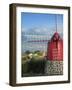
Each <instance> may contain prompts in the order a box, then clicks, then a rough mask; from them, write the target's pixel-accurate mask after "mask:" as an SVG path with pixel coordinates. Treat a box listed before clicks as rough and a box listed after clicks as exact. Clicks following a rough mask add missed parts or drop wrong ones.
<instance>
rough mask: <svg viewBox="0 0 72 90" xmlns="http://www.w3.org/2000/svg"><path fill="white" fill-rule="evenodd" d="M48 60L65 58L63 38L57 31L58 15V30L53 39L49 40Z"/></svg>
mask: <svg viewBox="0 0 72 90" xmlns="http://www.w3.org/2000/svg"><path fill="white" fill-rule="evenodd" d="M47 59H48V60H59V61H60V60H63V40H62V39H61V37H60V35H59V33H58V32H57V17H56V32H55V33H54V35H53V36H52V38H51V40H50V41H48V49H47Z"/></svg>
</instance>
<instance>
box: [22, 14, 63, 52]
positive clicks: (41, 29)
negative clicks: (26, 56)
mask: <svg viewBox="0 0 72 90" xmlns="http://www.w3.org/2000/svg"><path fill="white" fill-rule="evenodd" d="M56 20H57V21H56ZM56 22H57V31H58V33H60V35H61V36H63V34H62V33H63V15H61V14H57V15H56V14H39V13H25V12H22V13H21V33H22V35H21V36H22V50H23V51H26V50H27V49H28V50H34V49H35V45H36V47H38V50H42V49H43V50H46V49H45V48H46V45H47V42H46V43H41V44H39V43H37V44H36V43H28V41H29V40H49V39H50V38H51V37H52V35H53V34H54V33H55V32H56ZM25 44H26V45H25ZM38 44H39V45H38ZM42 44H43V45H42ZM40 46H41V47H40ZM33 47H34V48H33Z"/></svg>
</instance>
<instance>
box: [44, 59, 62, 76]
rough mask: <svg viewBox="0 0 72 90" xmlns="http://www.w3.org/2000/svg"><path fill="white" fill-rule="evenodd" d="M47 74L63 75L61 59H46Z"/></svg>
mask: <svg viewBox="0 0 72 90" xmlns="http://www.w3.org/2000/svg"><path fill="white" fill-rule="evenodd" d="M45 74H47V75H63V61H56V60H55V61H49V60H48V61H47V62H46V66H45Z"/></svg>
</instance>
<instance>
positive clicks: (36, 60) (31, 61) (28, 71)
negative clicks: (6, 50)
mask: <svg viewBox="0 0 72 90" xmlns="http://www.w3.org/2000/svg"><path fill="white" fill-rule="evenodd" d="M45 63H46V60H45V56H44V52H41V51H35V52H30V51H26V52H25V53H24V55H23V56H22V76H25V75H26V76H28V75H29V76H32V75H36V74H37V75H38V74H44V68H45Z"/></svg>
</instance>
